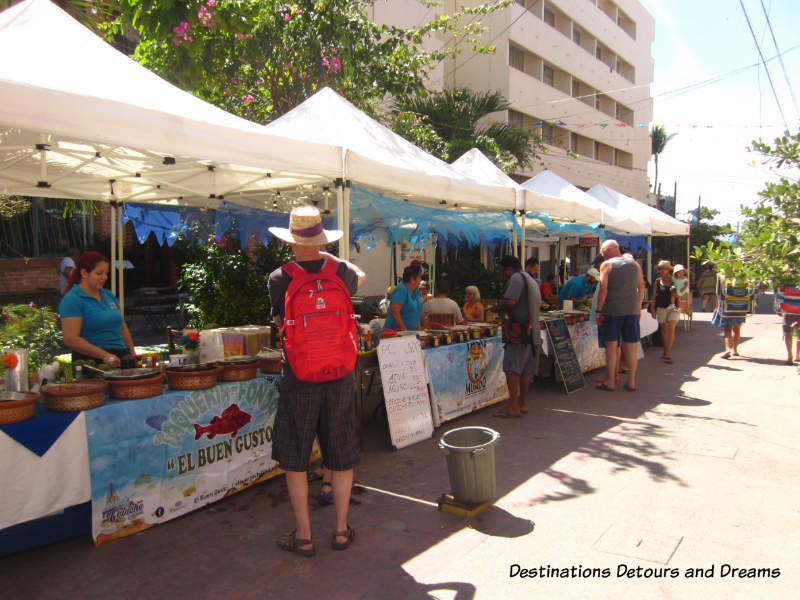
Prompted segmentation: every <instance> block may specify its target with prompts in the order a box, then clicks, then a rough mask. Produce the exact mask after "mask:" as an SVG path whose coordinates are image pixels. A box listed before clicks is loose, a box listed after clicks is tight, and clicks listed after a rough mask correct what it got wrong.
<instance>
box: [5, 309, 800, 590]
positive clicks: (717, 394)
mask: <svg viewBox="0 0 800 600" xmlns="http://www.w3.org/2000/svg"><path fill="white" fill-rule="evenodd" d="M762 304H763V306H764V307H765V308H767V309H768V306H769V304H770V300H769V299H768V298H765V299H764V302H763V303H762ZM710 316H711V315H710V314H709V313H697V314H696V315H695V317H696V318H695V323H694V329H693V331H691V332H686V331H684V330H683V328H682V327H681V328H680V329H679V332H678V336H677V341H676V346H675V350H674V356H675V363H674V364H671V365H667V364H665V363H663V362H662V361H661V360H659V354H660V351H661V349H660V348H656V347H648V348H645V358H644V360H643V361H642V362H641V363H640V365H641V366H640V369H641V371H640V373H641V376H640V380H639V390H638V391H637V392H636V393H628V392H625V391H623V390H621V389H620V390H618V391H615V392H613V393H608V392H602V391H597V390H595V389H594V388H593V387H591V385H589V386H587V388H585V389H583V390H581V391H579V392H576V393H574V394H572V395H569V396H567V395H565V394H564V393H563V391H562V389H561V388H560V387H559V386H558V385H556V384H555V383H553V382H545V383H543V384H538V385H537V386H534V390H533V391H532V398H531V400H530V401H529V405H532V407H531V411H530V413H529V414H528V415H527V416H525V417H524V418H522V419H497V418H493V417H492V412H493V411H494V409H492V408H489V409H485V410H483V411H480V412H477V413H475V414H472V415H470V416H467V417H463V418H461V419H458V420H456V421H454V422H451V423H448V424H446V425H445V426H444V427H443V428H441V429H440V430H438V431H437V435H436V437H435V438H434V439H431V440H429V441H426V442H422V443H419V444H416V445H414V446H411V447H409V448H405V449H403V450H400V451H397V452H392V451H391V450H390V448H389V443H388V437H387V433H386V429H385V426H384V425H382V424H379V423H373V422H370V423H368V424H367V425H366V434H365V448H364V454H363V457H362V465H361V466H360V467H359V468H358V469H357V471H356V479H357V481H358V482H360V483H361V484H364V485H365V486H368V487H369V489H365V488H361V487H359V488H356V490H355V492H356V493H355V495H354V501H353V506H352V507H351V523H352V525H353V527H354V528H355V529H356V531H357V537H356V540H355V542H354V544H353V546H352V547H351V548H350V549H349V550H347V551H345V552H334V551H332V550H331V549H330V531H331V529H332V525H333V508H332V507H321V506H317V505H316V503H315V502H314V501H312V523H313V526H314V528H315V541H316V545H317V556H316V557H314V558H311V559H303V558H299V557H296V556H293V555H290V554H288V553H285V552H282V551H280V550H279V549H277V548H276V547H275V542H274V540H275V539H276V538H277V537H278V536H279V535H280V533H282V532H284V531H288V530H291V529H292V525H291V523H292V521H291V517H290V508H289V504H288V498H287V495H286V491H285V486H284V482H283V478H277V479H275V480H272V481H269V482H266V483H264V484H262V485H259V486H257V487H255V488H252V489H250V490H247V491H245V492H243V493H240V494H238V495H236V496H233V497H230V498H228V499H226V500H224V501H221V502H219V503H217V504H214V505H212V506H210V507H207V508H205V509H203V510H200V511H198V512H195V513H192V514H190V515H188V516H185V517H182V518H180V519H177V520H175V521H171V522H169V523H166V524H164V525H162V526H160V527H156V528H154V529H150V530H148V531H144V532H142V533H140V534H137V535H134V536H132V537H129V538H126V539H122V540H117V541H113V542H109V543H107V544H105V545H103V546H101V547H99V548H95V547H93V546H92V545H91V542H90V540H88V539H75V540H71V541H68V542H64V543H60V544H56V545H53V546H50V547H47V548H42V549H39V550H34V551H30V552H26V553H23V554H19V555H15V556H11V557H7V558H3V559H0V578H1V580H2V581H3V594H2V595H3V597H4V598H9V599H11V598H14V599H16V598H59V599H60V598H65V597H73V598H87V599H88V598H103V599H104V600H106V599H108V598H120V599H133V598H219V597H225V598H233V599H239V598H290V597H295V598H333V599H350V598H365V599H369V598H382V599H395V598H396V599H405V598H415V599H418V598H442V599H453V598H456V599H458V600H468V599H471V598H532V597H539V598H554V597H558V598H619V597H627V598H644V597H648V598H704V599H708V598H725V599H726V600H731V599H733V598H748V599H750V598H770V599H773V598H791V597H796V588H797V587H798V585H800V568H798V566H797V560H798V558H799V557H800V542H799V541H798V539H799V538H798V535H797V532H798V531H800V506H799V505H798V497H800V489H799V488H800V484H798V482H800V426H799V425H798V423H799V421H798V418H797V409H798V406H799V403H798V400H800V398H799V397H798V390H799V389H800V375H798V371H797V368H796V367H788V366H785V365H784V364H783V363H784V360H785V350H784V346H783V342H782V340H781V333H780V324H779V318H778V317H777V316H775V315H774V314H769V313H768V312H766V313H765V314H758V315H755V316H753V317H750V318H749V319H748V321H747V323H746V325H745V326H744V328H743V341H742V344H741V347H740V351H741V354H742V356H740V357H738V358H733V359H731V360H724V359H722V358H720V353H721V351H722V337H721V330H720V329H718V328H716V327H713V326H711V325H710V324H709V323H708V321H709V319H710ZM593 375H596V374H595V373H593V374H589V377H588V379H587V382H591V379H592V376H593ZM465 425H487V426H489V427H492V428H494V429H497V430H498V431H500V433H501V435H502V438H501V440H500V442H499V444H498V446H497V448H496V470H497V486H498V499H497V501H496V503H495V505H494V506H492V507H491V508H490V509H488V510H487V511H486V512H484V513H483V514H481V515H479V516H477V517H474V518H465V517H459V516H455V515H451V514H447V513H443V512H441V511H439V510H437V509H436V507H435V505H434V504H432V503H433V502H435V500H436V499H437V498H438V497H439V496H440V494H441V493H442V492H447V491H449V485H448V480H447V470H446V465H445V460H444V458H443V456H442V455H441V454H440V453H439V451H438V449H437V444H436V442H437V440H438V438H439V437H440V436H441V434H442V433H443V432H444V431H446V430H448V429H451V428H454V427H461V426H465ZM378 490H384V491H386V492H391V494H389V493H384V492H382V491H378ZM317 491H318V484H316V483H315V484H312V492H313V494H314V495H316V493H317ZM522 569H527V571H525V572H524V574H525V575H527V577H524V578H523V577H522V576H521V575H522V574H523V571H522ZM734 569H735V570H734ZM692 570H695V571H692ZM512 575H514V576H512ZM690 575H694V576H693V577H692V576H690ZM742 575H744V576H745V577H744V578H742V577H741V576H742ZM751 576H755V577H751ZM793 589H795V592H792V590H793Z"/></svg>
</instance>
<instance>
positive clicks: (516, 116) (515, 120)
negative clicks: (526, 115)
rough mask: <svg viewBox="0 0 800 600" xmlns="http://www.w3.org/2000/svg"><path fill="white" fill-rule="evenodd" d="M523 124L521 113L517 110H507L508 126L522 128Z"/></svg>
mask: <svg viewBox="0 0 800 600" xmlns="http://www.w3.org/2000/svg"><path fill="white" fill-rule="evenodd" d="M523 122H524V119H523V116H522V113H521V112H519V111H517V110H514V109H509V110H508V124H509V125H513V126H514V127H522V124H523Z"/></svg>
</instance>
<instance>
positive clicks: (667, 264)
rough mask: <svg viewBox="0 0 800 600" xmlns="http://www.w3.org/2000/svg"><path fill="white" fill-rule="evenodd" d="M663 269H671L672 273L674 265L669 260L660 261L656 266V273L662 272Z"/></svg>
mask: <svg viewBox="0 0 800 600" xmlns="http://www.w3.org/2000/svg"><path fill="white" fill-rule="evenodd" d="M661 269H669V270H670V271H672V263H670V262H669V261H668V260H660V261H658V264H657V265H656V271H660V270H661Z"/></svg>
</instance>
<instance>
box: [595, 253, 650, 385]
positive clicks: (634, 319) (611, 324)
mask: <svg viewBox="0 0 800 600" xmlns="http://www.w3.org/2000/svg"><path fill="white" fill-rule="evenodd" d="M600 252H601V254H602V255H603V258H604V259H605V260H604V261H603V264H602V265H600V291H599V292H598V293H597V339H598V341H599V343H600V347H601V348H605V350H606V377H605V379H603V380H601V381H599V382H598V383H597V389H598V390H603V391H606V392H612V391H614V389H615V388H616V379H617V350H618V348H619V345H620V343H621V344H622V355H623V357H624V359H625V365H626V366H627V368H628V381H627V383H626V384H625V386H624V387H625V390H626V391H628V392H635V391H636V367H637V360H638V356H637V350H638V348H637V344H638V342H639V338H640V337H641V336H640V335H639V312H640V310H641V307H642V300H643V299H644V290H645V286H644V276H643V275H642V268H641V267H640V266H639V263H637V262H636V261H635V260H634V259H633V258H632V257H631V256H630V255H625V256H623V255H622V252H620V249H619V244H618V243H617V242H616V240H606V241H605V242H603V245H602V246H600Z"/></svg>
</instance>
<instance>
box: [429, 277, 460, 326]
mask: <svg viewBox="0 0 800 600" xmlns="http://www.w3.org/2000/svg"><path fill="white" fill-rule="evenodd" d="M449 291H450V284H449V283H448V282H447V281H444V280H441V281H437V282H436V290H435V292H436V293H435V294H434V296H433V298H431V299H430V300H428V301H427V302H426V303H425V304H424V305H423V306H422V316H421V319H420V321H421V323H422V326H423V327H427V326H428V315H429V314H430V313H450V314H452V315H453V319H454V320H455V322H456V323H458V322H459V321H463V320H464V317H462V316H461V309H460V308H459V307H458V304H456V302H455V300H451V299H450V298H448V297H447V293H448V292H449Z"/></svg>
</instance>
